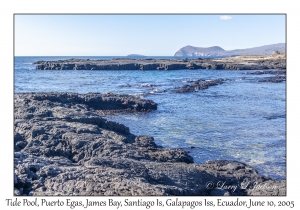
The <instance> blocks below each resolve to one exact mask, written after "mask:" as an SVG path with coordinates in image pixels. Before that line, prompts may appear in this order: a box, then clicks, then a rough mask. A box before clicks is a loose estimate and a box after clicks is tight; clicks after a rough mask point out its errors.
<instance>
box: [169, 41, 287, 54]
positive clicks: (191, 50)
mask: <svg viewBox="0 0 300 210" xmlns="http://www.w3.org/2000/svg"><path fill="white" fill-rule="evenodd" d="M285 49H286V47H285V43H279V44H271V45H264V46H260V47H253V48H247V49H236V50H224V49H223V48H221V47H219V46H213V47H206V48H205V47H193V46H190V45H187V46H185V47H182V48H181V49H179V50H178V51H177V52H176V53H175V55H174V56H177V57H201V56H207V57H211V56H237V55H267V54H272V53H273V52H275V51H279V52H285Z"/></svg>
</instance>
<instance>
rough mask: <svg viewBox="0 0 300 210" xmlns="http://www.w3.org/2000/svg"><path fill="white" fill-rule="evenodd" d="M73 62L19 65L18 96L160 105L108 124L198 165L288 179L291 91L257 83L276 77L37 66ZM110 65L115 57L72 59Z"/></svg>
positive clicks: (21, 61) (29, 60)
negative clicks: (62, 95)
mask: <svg viewBox="0 0 300 210" xmlns="http://www.w3.org/2000/svg"><path fill="white" fill-rule="evenodd" d="M68 58H74V57H15V69H14V91H15V93H21V92H77V93H89V92H98V93H107V92H113V93H125V94H131V95H136V96H139V97H142V98H144V99H151V100H153V101H154V102H156V103H157V104H158V109H157V110H156V111H152V112H149V113H126V114H124V113H123V114H115V115H110V116H106V118H108V119H109V120H113V121H117V122H120V123H123V124H125V125H126V126H128V127H129V128H130V132H131V133H133V134H135V135H142V134H147V135H151V136H153V137H154V139H155V142H156V143H157V144H158V145H161V146H164V147H168V148H182V149H184V150H186V151H188V152H189V154H190V155H191V156H192V157H193V158H194V161H195V162H196V163H205V162H206V161H208V160H237V161H241V162H244V163H246V164H248V165H250V166H252V167H254V168H255V169H257V170H258V172H259V173H261V174H263V175H266V176H268V177H271V178H275V179H285V178H286V118H285V116H286V83H285V82H282V83H270V82H259V80H260V79H262V78H263V77H270V76H274V75H250V74H246V73H247V72H253V71H233V70H173V71H139V70H132V71H130V70H129V71H127V70H118V71H117V70H114V71H84V70H83V71H78V70H77V71H74V70H70V71H69V70H63V71H51V70H43V71H41V70H35V65H34V64H33V63H34V62H35V61H38V60H62V59H68ZM75 58H86V59H87V58H89V59H112V58H113V57H75ZM219 78H222V79H224V83H223V84H221V85H217V86H212V87H209V88H208V89H206V90H199V91H198V92H191V93H174V92H172V90H174V89H176V88H179V87H181V86H183V85H185V84H192V83H191V82H193V81H194V80H198V79H203V80H213V79H219Z"/></svg>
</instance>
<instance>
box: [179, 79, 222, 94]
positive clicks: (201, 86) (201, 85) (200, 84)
mask: <svg viewBox="0 0 300 210" xmlns="http://www.w3.org/2000/svg"><path fill="white" fill-rule="evenodd" d="M223 81H224V80H223V79H216V80H205V81H203V80H195V81H194V83H193V84H191V85H183V86H182V87H180V88H179V89H175V90H173V92H175V93H186V92H195V91H198V90H205V89H207V88H209V87H210V86H216V85H219V84H222V83H223Z"/></svg>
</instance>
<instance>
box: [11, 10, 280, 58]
mask: <svg viewBox="0 0 300 210" xmlns="http://www.w3.org/2000/svg"><path fill="white" fill-rule="evenodd" d="M14 26H15V55H16V56H75V55H82V56H83V55H86V56H116V55H120V56H122V55H128V54H133V53H134V54H143V55H148V56H151V55H153V56H158V55H162V56H172V55H174V53H175V52H176V51H177V50H179V49H180V48H181V47H184V46H186V45H192V46H195V47H210V46H220V47H222V48H223V49H225V50H233V49H243V48H250V47H257V46H262V45H268V44H276V43H284V42H285V36H286V34H285V15H231V14H225V15H222V14H220V15H15V25H14Z"/></svg>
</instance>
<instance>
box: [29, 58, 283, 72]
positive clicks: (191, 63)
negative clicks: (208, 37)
mask: <svg viewBox="0 0 300 210" xmlns="http://www.w3.org/2000/svg"><path fill="white" fill-rule="evenodd" d="M34 64H36V65H37V66H36V69H37V70H182V69H212V70H259V69H285V68H286V60H285V57H284V56H282V55H271V56H270V55H269V56H236V57H232V58H221V59H213V58H204V59H202V58H195V59H188V58H174V59H152V58H149V59H133V58H115V59H112V60H92V59H74V58H73V59H68V60H58V61H37V62H35V63H34Z"/></svg>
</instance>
